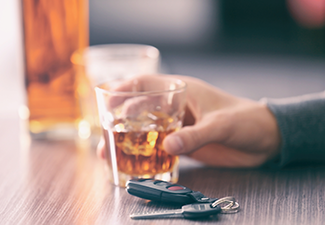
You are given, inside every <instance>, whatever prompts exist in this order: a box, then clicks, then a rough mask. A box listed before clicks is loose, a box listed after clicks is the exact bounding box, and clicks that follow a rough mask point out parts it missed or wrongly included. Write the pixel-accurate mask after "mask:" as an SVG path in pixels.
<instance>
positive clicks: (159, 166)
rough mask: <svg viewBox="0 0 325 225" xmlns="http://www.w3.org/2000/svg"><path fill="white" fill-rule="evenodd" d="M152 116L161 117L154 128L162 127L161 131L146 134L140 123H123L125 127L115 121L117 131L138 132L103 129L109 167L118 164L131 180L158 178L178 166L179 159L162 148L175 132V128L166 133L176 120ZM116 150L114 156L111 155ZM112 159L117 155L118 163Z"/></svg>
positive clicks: (120, 170)
mask: <svg viewBox="0 0 325 225" xmlns="http://www.w3.org/2000/svg"><path fill="white" fill-rule="evenodd" d="M153 114H155V115H159V116H160V117H158V119H157V120H155V124H154V125H155V126H156V127H159V129H158V130H150V131H143V129H144V128H143V127H141V124H142V123H141V122H140V121H127V120H124V123H121V121H120V120H115V121H114V124H115V127H119V126H120V127H122V128H127V127H128V126H130V124H131V126H132V125H133V128H136V129H134V130H127V129H126V130H127V131H125V130H123V131H117V130H116V129H115V130H114V129H113V131H107V130H105V129H104V132H103V133H104V138H105V143H106V148H107V154H106V155H107V156H108V157H107V159H108V164H109V166H110V167H112V160H114V161H115V160H116V163H117V169H118V171H119V172H122V173H124V174H128V175H131V176H142V175H155V174H162V173H165V172H171V171H173V169H174V166H175V164H176V163H178V156H175V155H170V154H168V153H167V152H166V151H165V150H164V148H163V145H162V142H163V140H164V138H165V137H166V136H167V135H168V134H170V133H172V132H174V131H175V130H176V129H175V128H174V129H166V127H167V126H168V124H169V123H170V122H171V121H173V119H172V118H171V117H167V116H166V115H163V114H161V113H159V114H158V113H153ZM126 124H128V125H126ZM109 132H111V133H112V136H113V139H114V141H113V140H112V138H111V139H110V138H109V135H110V134H109ZM110 140H112V141H111V142H110ZM114 149H115V154H111V151H114ZM112 155H115V157H116V159H114V158H112Z"/></svg>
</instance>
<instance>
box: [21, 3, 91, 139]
mask: <svg viewBox="0 0 325 225" xmlns="http://www.w3.org/2000/svg"><path fill="white" fill-rule="evenodd" d="M22 3H23V25H24V53H25V84H26V90H27V104H28V108H29V111H30V118H29V119H30V130H31V131H32V132H33V133H39V132H43V131H46V130H47V129H51V127H53V126H55V125H57V124H61V123H64V124H74V123H75V122H76V121H77V120H78V119H80V116H81V112H80V108H79V102H78V97H77V96H78V94H77V87H78V84H77V79H76V77H75V73H74V71H73V67H72V64H71V62H70V57H71V55H72V53H73V52H74V51H75V50H77V49H80V48H84V47H86V46H87V45H88V23H87V20H88V17H87V12H88V5H87V1H86V0H69V1H64V0H56V1H48V0H22Z"/></svg>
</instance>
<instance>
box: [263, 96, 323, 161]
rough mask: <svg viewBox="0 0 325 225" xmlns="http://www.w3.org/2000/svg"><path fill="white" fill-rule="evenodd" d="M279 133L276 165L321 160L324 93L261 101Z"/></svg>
mask: <svg viewBox="0 0 325 225" xmlns="http://www.w3.org/2000/svg"><path fill="white" fill-rule="evenodd" d="M263 101H265V102H266V104H267V106H268V107H269V109H270V110H271V111H272V112H273V114H274V115H275V117H276V119H277V123H278V126H279V129H280V132H281V138H282V143H281V153H280V158H279V164H278V165H280V166H285V165H287V164H289V163H291V162H302V161H325V92H321V93H315V94H309V95H304V96H299V97H293V98H286V99H263Z"/></svg>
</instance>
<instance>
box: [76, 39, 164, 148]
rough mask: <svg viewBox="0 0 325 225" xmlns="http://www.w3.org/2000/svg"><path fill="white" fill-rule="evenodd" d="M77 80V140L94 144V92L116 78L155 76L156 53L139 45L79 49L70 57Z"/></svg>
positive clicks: (96, 123)
mask: <svg viewBox="0 0 325 225" xmlns="http://www.w3.org/2000/svg"><path fill="white" fill-rule="evenodd" d="M71 62H72V63H73V64H74V68H75V73H76V76H77V78H78V97H79V99H80V104H79V105H80V107H81V115H82V119H81V121H80V123H79V131H78V132H79V137H81V138H82V139H88V138H89V137H92V139H94V142H95V143H97V141H98V137H100V136H101V134H102V133H101V128H100V122H99V119H98V112H97V105H96V98H95V92H94V88H95V86H96V85H98V84H100V83H103V82H107V81H110V80H114V79H117V78H130V77H133V76H136V75H139V74H157V73H159V68H160V53H159V50H158V49H157V48H155V47H153V46H150V45H141V44H105V45H93V46H90V47H88V48H85V49H80V50H78V51H76V52H74V54H73V55H72V57H71Z"/></svg>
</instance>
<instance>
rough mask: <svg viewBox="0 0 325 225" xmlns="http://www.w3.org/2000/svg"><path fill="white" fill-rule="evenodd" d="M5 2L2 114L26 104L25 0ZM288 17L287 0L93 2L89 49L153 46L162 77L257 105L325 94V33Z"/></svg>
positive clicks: (1, 17)
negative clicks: (182, 78)
mask: <svg viewBox="0 0 325 225" xmlns="http://www.w3.org/2000/svg"><path fill="white" fill-rule="evenodd" d="M0 2H1V7H0V32H1V35H0V90H1V93H2V94H1V96H2V97H0V100H1V103H2V106H3V107H2V110H4V109H6V108H8V107H9V108H10V107H15V106H16V105H17V104H18V103H17V102H19V101H20V100H22V97H20V98H19V99H17V100H15V101H12V100H10V98H9V97H10V96H13V95H15V93H16V92H17V91H19V90H21V88H22V87H23V81H22V71H23V69H22V60H21V57H20V56H21V54H22V52H21V17H20V11H19V10H20V9H19V2H20V1H19V0H13V1H6V0H0ZM324 9H325V6H324ZM324 11H325V10H324ZM290 12H291V11H290V10H288V4H287V2H286V1H283V0H273V1H267V2H265V1H258V0H246V1H238V0H177V1H173V0H136V1H134V0H133V1H131V0H121V1H115V0H89V31H90V45H97V44H107V43H139V44H149V45H153V46H155V47H157V48H158V49H159V50H160V51H161V56H162V72H164V73H172V74H183V75H189V76H194V77H198V78H200V79H203V80H205V81H207V82H209V83H211V84H212V85H215V86H217V87H219V88H222V89H224V90H226V91H228V92H230V93H232V94H236V95H240V96H244V97H248V98H252V99H256V100H257V99H260V98H262V97H274V98H278V97H288V96H294V95H300V94H304V93H310V92H318V91H322V90H325V29H324V27H323V28H320V27H313V28H312V27H308V26H303V25H301V24H299V23H298V22H297V20H296V19H294V17H293V16H292V15H294V13H292V12H291V13H290ZM305 25H306V24H305ZM307 25H308V24H307Z"/></svg>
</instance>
